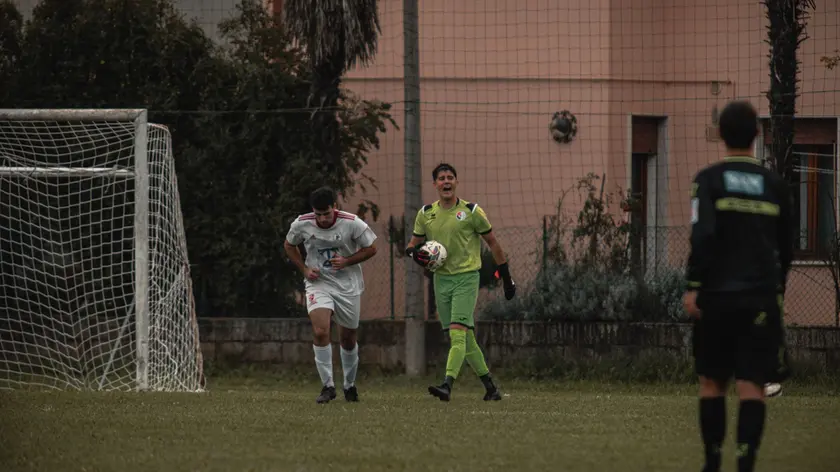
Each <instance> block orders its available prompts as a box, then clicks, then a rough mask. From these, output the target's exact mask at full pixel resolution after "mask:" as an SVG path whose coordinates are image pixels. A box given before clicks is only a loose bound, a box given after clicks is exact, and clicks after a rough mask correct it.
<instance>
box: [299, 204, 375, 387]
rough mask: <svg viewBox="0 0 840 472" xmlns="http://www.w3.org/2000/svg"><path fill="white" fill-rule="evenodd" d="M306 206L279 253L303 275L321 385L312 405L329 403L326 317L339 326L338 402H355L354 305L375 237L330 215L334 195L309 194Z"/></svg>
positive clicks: (342, 216) (359, 224)
mask: <svg viewBox="0 0 840 472" xmlns="http://www.w3.org/2000/svg"><path fill="white" fill-rule="evenodd" d="M310 204H311V205H312V213H306V214H304V215H300V216H299V217H297V219H295V221H294V222H293V223H292V226H291V228H289V233H288V234H287V235H286V241H285V242H284V243H283V247H284V248H285V249H286V254H287V255H288V256H289V259H291V261H292V263H294V264H295V266H297V268H298V269H299V270H300V271H301V273H303V276H304V283H305V285H306V307H307V309H308V311H309V319H310V320H311V321H312V334H313V349H314V351H315V366H316V367H317V369H318V375H319V376H320V377H321V384H322V385H323V388H322V389H321V393H320V395H318V398H316V400H315V401H316V402H318V403H327V402H329V401H330V400H333V399H334V398H335V383H334V382H333V366H332V359H333V356H332V345H331V344H330V318H331V317H334V318H335V321H336V324H338V326H339V338H340V339H341V341H340V344H341V367H342V370H343V372H344V399H345V400H347V401H359V393H358V390H357V389H356V372H357V370H358V366H359V346H358V344H357V343H356V329H357V328H358V327H359V309H360V306H361V300H360V299H361V295H362V292H363V291H364V289H365V281H364V278H363V277H362V266H361V265H359V264H360V263H362V262H364V261H366V260H368V259H370V258H371V257H373V256H374V254H376V246H375V245H374V241H376V235H375V234H374V233H373V231H372V230H371V229H370V227H368V225H367V223H365V222H364V221H363V220H362V219H361V218H359V217H358V216H356V215H354V214H352V213H347V212H344V211H339V210H338V209H336V193H335V191H333V190H332V189H331V188H329V187H322V188H319V189H317V190H315V191H314V192H312V195H311V196H310ZM299 244H303V245H304V247H305V248H306V261H305V262H304V260H303V258H302V256H301V254H300V251H299V250H298V248H297V246H298V245H299Z"/></svg>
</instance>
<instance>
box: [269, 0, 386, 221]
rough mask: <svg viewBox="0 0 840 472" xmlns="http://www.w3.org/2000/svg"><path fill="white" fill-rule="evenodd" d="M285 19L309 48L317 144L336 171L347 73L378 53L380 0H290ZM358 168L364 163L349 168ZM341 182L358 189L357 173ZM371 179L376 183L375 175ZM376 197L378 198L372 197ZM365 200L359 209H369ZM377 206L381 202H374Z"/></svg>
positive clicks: (327, 166)
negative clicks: (355, 183)
mask: <svg viewBox="0 0 840 472" xmlns="http://www.w3.org/2000/svg"><path fill="white" fill-rule="evenodd" d="M283 14H284V19H283V21H284V25H285V27H286V28H287V29H288V31H289V33H290V34H291V35H292V36H293V37H294V38H296V39H297V40H298V41H299V42H300V43H301V44H302V45H303V48H304V51H305V53H306V57H307V59H308V61H309V67H310V70H309V72H310V80H311V86H310V95H309V100H308V102H307V105H308V106H309V107H311V108H312V109H313V111H312V120H311V126H312V127H313V129H314V130H315V132H314V133H312V138H313V140H312V142H311V144H312V146H313V148H315V149H318V151H319V153H320V156H321V159H320V165H321V168H322V171H323V172H325V173H327V172H335V169H341V166H340V165H337V164H338V162H339V160H340V154H341V136H340V131H339V128H340V127H341V126H340V120H339V116H338V113H337V112H338V111H339V110H340V108H339V106H338V104H339V101H340V100H341V98H342V93H341V79H342V77H343V76H344V74H345V73H346V72H347V71H348V70H350V69H351V68H353V67H354V66H355V65H356V64H362V65H366V64H368V63H369V62H370V61H371V60H372V59H373V58H374V56H375V54H376V49H377V43H378V38H379V34H380V33H381V28H380V24H379V12H378V10H377V1H376V0H345V1H340V2H338V1H334V0H285V2H284V11H283ZM349 170H351V171H353V172H358V171H359V170H360V168H353V169H349ZM340 179H341V183H342V185H341V187H342V188H348V189H352V188H353V185H352V181H353V179H354V177H353V175H352V174H351V173H343V174H342V175H341V176H340ZM365 180H368V181H369V183H370V184H373V185H375V182H373V181H372V180H371V179H369V178H365ZM367 203H372V202H367ZM366 210H367V208H366V205H364V204H363V205H361V206H360V208H359V209H358V211H359V213H362V214H364V213H366ZM373 210H374V211H376V207H375V206H373Z"/></svg>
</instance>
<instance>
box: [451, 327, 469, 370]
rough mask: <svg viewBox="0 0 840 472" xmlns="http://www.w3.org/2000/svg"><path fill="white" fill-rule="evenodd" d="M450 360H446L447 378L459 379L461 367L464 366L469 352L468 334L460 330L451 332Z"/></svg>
mask: <svg viewBox="0 0 840 472" xmlns="http://www.w3.org/2000/svg"><path fill="white" fill-rule="evenodd" d="M449 340H450V342H451V345H450V347H449V358H448V359H447V360H446V376H447V377H452V378H453V379H456V378H458V373H459V372H460V371H461V366H462V365H464V356H466V352H467V332H466V331H461V330H459V329H450V330H449Z"/></svg>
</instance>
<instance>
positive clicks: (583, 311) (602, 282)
mask: <svg viewBox="0 0 840 472" xmlns="http://www.w3.org/2000/svg"><path fill="white" fill-rule="evenodd" d="M598 179H599V178H598V177H597V176H594V175H593V174H589V175H587V176H585V177H583V178H581V179H580V180H579V181H578V183H577V185H576V186H575V187H574V190H577V191H578V192H580V193H582V194H583V197H584V199H585V200H584V204H583V206H582V209H581V210H580V212H579V213H578V214H577V217H576V218H568V217H566V216H565V215H564V214H563V211H562V206H563V200H564V199H565V197H566V194H567V193H568V192H564V193H563V195H562V196H561V198H560V201H559V203H558V206H557V209H558V211H557V215H555V216H553V217H552V218H551V225H550V226H549V227H548V228H547V234H546V235H545V238H546V239H547V240H548V244H546V249H547V250H546V254H545V255H544V257H545V263H544V264H543V265H544V267H543V270H542V271H541V272H540V273H539V274H538V275H537V277H536V280H535V282H534V284H533V286H532V287H530V289H528V290H522V291H521V292H520V293H519V294H518V296H517V298H515V299H514V300H512V301H506V300H502V299H498V300H495V301H493V302H490V303H488V304H487V305H486V306H485V308H484V310H483V311H482V313H481V314H480V317H481V318H484V319H493V320H571V319H574V320H587V321H594V320H623V321H678V320H681V319H683V316H684V315H683V311H682V293H683V283H684V278H683V273H682V270H681V269H665V270H664V271H663V270H659V271H657V273H656V274H654V275H653V276H652V277H650V278H648V279H647V280H645V278H644V277H641V274H634V271H633V268H632V267H631V261H630V257H628V253H629V241H630V238H629V236H630V235H629V224H627V223H623V222H617V221H616V220H615V218H614V216H613V215H612V214H611V213H610V212H609V208H610V204H611V202H612V201H613V196H612V195H610V194H606V195H604V192H603V185H602V186H601V190H600V192H596V190H597V187H596V181H597V180H598Z"/></svg>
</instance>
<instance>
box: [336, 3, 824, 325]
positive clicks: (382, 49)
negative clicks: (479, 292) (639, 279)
mask: <svg viewBox="0 0 840 472" xmlns="http://www.w3.org/2000/svg"><path fill="white" fill-rule="evenodd" d="M401 8H402V1H401V0H381V1H380V19H381V22H382V30H383V31H382V36H381V39H380V45H379V50H378V53H377V56H376V61H375V64H373V65H371V66H370V67H367V68H363V69H362V68H360V69H358V70H356V71H353V72H352V73H350V74H348V76H347V77H346V80H345V86H346V87H348V88H350V89H352V90H353V91H356V92H358V93H360V94H362V95H363V96H364V97H365V98H368V99H371V98H376V99H380V100H384V101H387V102H391V103H394V109H393V112H394V118H395V120H396V121H397V123H398V124H399V126H400V127H401V128H402V126H403V111H404V107H403V106H402V101H403V99H404V98H403V93H404V92H403V79H402V78H403V60H402V59H403V32H402V21H403V14H402V10H401ZM765 24H766V19H765V16H764V10H763V6H762V5H761V3H760V2H757V1H754V0H704V1H702V2H698V1H694V0H593V1H590V2H579V1H577V0H557V1H552V2H547V1H544V0H486V1H484V0H461V1H458V2H453V1H449V0H424V1H422V2H420V18H419V25H420V61H421V102H422V104H421V120H420V121H421V128H422V129H421V136H422V155H423V179H424V184H423V185H424V187H423V192H424V193H423V200H424V202H427V203H430V202H432V201H433V200H434V199H435V194H434V191H433V188H432V185H431V176H430V172H431V169H432V167H434V165H435V164H436V163H438V162H440V161H448V162H450V163H452V164H453V165H455V166H456V168H457V169H458V171H459V177H460V180H461V185H460V187H459V193H460V194H461V195H462V196H463V198H465V199H467V200H471V201H477V202H479V204H481V205H482V207H484V208H485V210H486V211H487V213H488V214H489V216H490V218H491V221H492V222H493V224H494V226H495V228H496V229H497V232H498V235H499V237H500V239H501V241H502V243H503V245H504V246H505V247H506V249H507V251H508V252H509V253H511V254H512V255H514V256H515V259H513V260H512V265H513V273H514V274H515V275H516V276H518V278H519V279H521V280H526V281H527V279H528V277H529V275H531V274H533V273H534V272H535V271H536V269H537V267H536V264H535V261H536V258H535V257H536V256H534V257H532V256H531V255H529V254H530V253H531V252H532V251H535V250H537V249H538V246H539V237H540V234H541V233H540V225H541V220H542V217H543V215H547V214H553V213H554V212H555V207H556V204H557V199H558V197H559V196H560V194H561V193H562V191H563V190H565V189H568V188H569V187H570V186H572V185H573V184H574V183H575V182H576V181H577V179H578V178H580V177H581V176H583V175H585V174H586V173H588V172H595V173H597V174H606V178H607V182H608V190H616V189H618V188H624V189H626V188H627V187H628V185H629V177H630V176H629V167H630V164H629V163H630V158H631V157H630V153H631V147H632V139H633V138H632V134H633V131H632V129H631V116H633V115H638V116H656V117H664V118H666V121H665V124H664V125H663V127H662V128H661V130H660V131H661V133H662V135H661V136H660V137H659V149H658V159H660V160H659V164H658V166H657V167H656V168H657V169H658V170H659V172H660V178H659V184H660V185H659V186H658V187H659V188H658V191H659V193H658V198H659V203H658V217H657V219H656V224H657V225H658V226H668V227H676V228H677V229H674V230H669V231H668V235H663V236H661V237H660V241H659V242H658V244H660V251H661V253H660V258H661V261H670V263H672V264H677V265H680V264H682V263H683V262H684V259H685V255H686V251H687V248H688V243H687V235H688V229H687V228H688V189H689V185H690V182H691V179H692V177H693V175H694V173H695V172H696V171H697V170H698V169H699V168H700V167H701V166H703V165H705V164H708V163H710V162H712V161H714V160H715V159H718V158H719V157H720V155H721V152H722V145H721V143H719V142H717V141H713V140H709V139H707V135H706V129H707V127H710V126H713V123H712V121H711V116H712V108H713V107H715V106H716V107H718V108H721V107H722V106H723V105H724V104H725V103H726V102H727V101H729V100H731V99H735V98H747V99H750V100H752V101H753V103H754V104H755V105H756V106H757V107H758V108H759V110H760V112H761V113H762V114H765V115H766V114H767V100H766V98H765V97H764V93H765V91H766V89H767V88H768V84H769V80H768V66H767V61H768V58H767V55H768V51H769V49H768V46H767V45H766V44H765V43H764V42H763V41H764V38H765V35H766V30H765ZM808 33H809V35H810V39H809V40H807V41H806V42H804V43H803V44H802V46H801V48H800V51H799V57H800V60H801V62H802V65H801V73H800V78H801V84H800V86H801V97H800V98H799V102H798V113H799V115H800V116H826V117H836V116H838V115H840V92H838V89H840V87H838V85H840V71H837V70H835V71H828V70H826V69H825V67H823V66H822V64H820V63H819V58H820V57H821V56H822V55H824V54H828V53H830V52H831V51H833V50H835V49H838V48H840V5H837V4H834V5H831V2H821V3H820V5H819V8H818V11H817V12H815V13H814V15H813V18H812V19H811V20H810V22H809V26H808ZM563 109H567V110H569V111H571V112H572V113H573V114H574V115H575V116H576V117H577V119H578V126H579V130H578V134H577V137H576V139H575V140H574V141H572V142H571V143H569V144H562V145H561V144H557V143H555V142H554V141H552V140H551V138H550V136H549V132H548V123H549V120H550V118H551V115H552V114H553V113H554V112H555V111H559V110H563ZM637 138H638V136H637ZM637 144H638V143H637ZM403 156H404V143H403V131H402V130H399V131H397V130H394V129H389V130H388V132H387V133H386V134H385V136H384V140H383V146H382V149H381V150H379V151H377V152H375V153H373V154H372V155H371V156H370V163H369V165H368V166H367V167H366V168H365V171H364V172H365V173H366V174H367V175H369V176H371V177H373V178H374V179H375V180H376V181H377V189H375V190H371V191H369V192H368V194H367V197H368V198H370V199H372V200H373V201H375V202H377V203H378V204H379V206H380V207H381V208H382V210H383V211H382V215H381V216H380V218H379V221H377V222H373V221H371V222H370V223H371V225H372V226H373V227H374V229H375V230H376V231H377V233H378V234H379V235H380V237H381V238H382V239H381V242H382V243H383V245H382V246H381V247H383V248H384V247H385V245H384V243H385V241H386V240H387V233H386V231H385V228H386V226H385V224H386V223H387V219H388V217H389V216H391V215H394V216H397V217H399V216H401V215H402V213H403ZM357 198H358V195H357V196H356V197H355V198H352V199H351V201H350V202H348V206H347V207H348V209H351V210H352V209H353V208H355V205H354V204H353V201H354V200H356V199H357ZM568 203H569V202H567V205H568ZM577 203H578V204H579V203H580V202H577ZM568 209H569V210H571V211H576V208H575V206H574V205H573V206H572V207H571V208H568ZM650 209H651V210H654V209H657V205H654V206H651V207H650ZM408 216H409V218H412V219H413V217H414V215H408ZM403 263H404V260H403V259H402V258H397V259H396V262H395V264H396V265H395V273H396V274H397V284H396V299H395V306H396V314H397V316H398V317H399V316H401V312H402V307H403V301H402V291H403V286H402V281H401V280H402V279H401V274H402V271H403ZM365 274H366V277H367V279H368V292H367V295H366V296H365V298H364V302H363V304H364V312H365V316H366V317H369V318H379V317H384V316H388V315H389V314H390V308H389V292H388V290H387V288H388V285H389V283H390V270H389V258H388V254H387V251H382V252H381V253H380V255H378V256H377V257H376V258H375V259H374V260H372V261H370V262H368V263H367V264H366V265H365ZM826 276H827V271H826V270H825V269H824V268H819V267H814V266H813V265H799V266H797V268H796V271H795V273H794V274H793V275H792V278H791V286H790V290H789V296H788V302H787V310H788V312H790V316H791V318H790V319H789V321H790V322H797V321H799V322H811V323H814V322H820V323H828V322H833V319H834V309H833V289H832V285H831V283H826V282H827V279H826ZM483 298H486V296H483Z"/></svg>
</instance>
